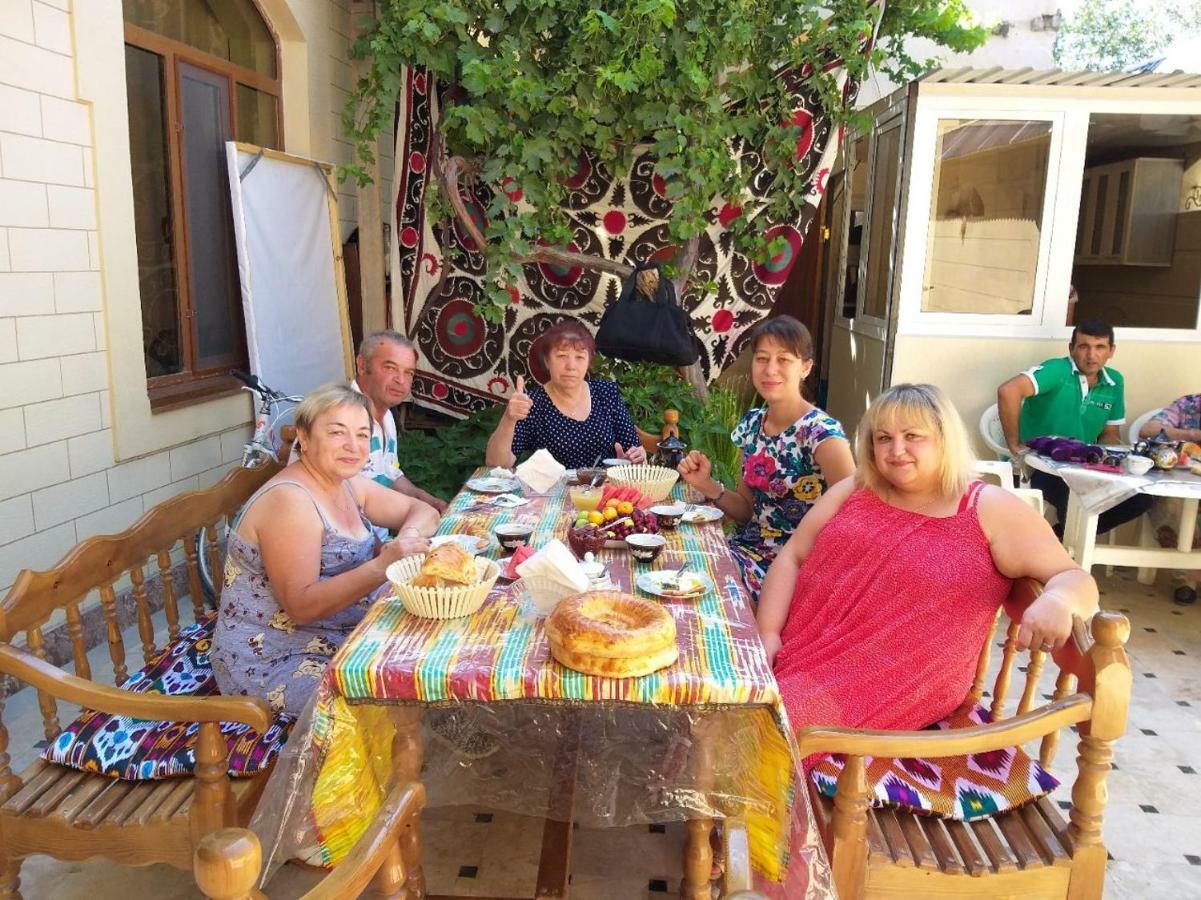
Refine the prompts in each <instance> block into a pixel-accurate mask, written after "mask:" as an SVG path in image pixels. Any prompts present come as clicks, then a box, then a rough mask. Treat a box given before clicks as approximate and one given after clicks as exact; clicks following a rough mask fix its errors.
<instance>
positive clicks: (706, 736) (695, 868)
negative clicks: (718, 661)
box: [680, 716, 717, 900]
mask: <svg viewBox="0 0 1201 900" xmlns="http://www.w3.org/2000/svg"><path fill="white" fill-rule="evenodd" d="M715 726H716V717H714V716H706V717H704V718H702V719H701V720H700V721H698V722H696V723H694V725H693V728H692V752H691V755H690V758H689V765H690V767H691V769H692V773H693V780H694V782H695V784H696V789H697V793H698V794H700V795H702V796H708V794H709V792H710V789H711V788H712V785H713V770H714V767H715V763H716V756H717V754H716V750H715V747H716V735H715V734H714V729H715ZM713 824H714V822H713V819H712V818H710V817H708V816H701V815H695V816H694V817H693V818H691V819H689V820H688V839H687V840H686V841H685V843H684V879H683V881H682V882H681V883H680V896H681V897H684V898H685V900H709V898H710V897H711V896H712V891H711V889H710V886H709V885H710V881H711V879H712V876H713V845H712V843H710V840H711V837H712V834H713Z"/></svg>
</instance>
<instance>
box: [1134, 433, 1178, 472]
mask: <svg viewBox="0 0 1201 900" xmlns="http://www.w3.org/2000/svg"><path fill="white" fill-rule="evenodd" d="M1134 452H1135V453H1137V454H1139V455H1140V456H1148V457H1150V458H1151V460H1152V461H1153V462H1154V463H1155V467H1156V468H1158V469H1172V468H1175V466H1176V463H1177V462H1178V461H1179V460H1180V442H1179V441H1174V440H1172V439H1171V438H1169V437H1168V435H1167V432H1166V431H1164V430H1163V429H1162V428H1161V429H1160V430H1159V434H1157V435H1156V436H1155V437H1153V438H1147V439H1146V440H1142V441H1139V442H1138V443H1137V444H1135V447H1134Z"/></svg>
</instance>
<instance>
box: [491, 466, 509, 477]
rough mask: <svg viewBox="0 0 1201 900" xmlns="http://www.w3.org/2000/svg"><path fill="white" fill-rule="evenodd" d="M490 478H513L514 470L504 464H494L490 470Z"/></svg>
mask: <svg viewBox="0 0 1201 900" xmlns="http://www.w3.org/2000/svg"><path fill="white" fill-rule="evenodd" d="M488 477H489V478H512V477H513V470H512V469H506V468H504V467H503V466H493V467H492V468H491V469H489V470H488Z"/></svg>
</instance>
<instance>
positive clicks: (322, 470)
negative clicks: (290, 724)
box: [209, 385, 438, 716]
mask: <svg viewBox="0 0 1201 900" xmlns="http://www.w3.org/2000/svg"><path fill="white" fill-rule="evenodd" d="M296 432H297V442H298V445H299V449H300V459H299V460H298V461H297V462H294V463H292V464H291V465H289V466H288V467H287V468H285V469H284V470H283V471H282V472H280V473H279V474H277V475H276V476H275V477H274V478H272V479H271V480H270V481H268V482H267V483H266V484H265V485H263V487H262V488H260V489H259V491H258V492H257V493H255V495H254V496H253V497H251V498H250V500H249V501H247V503H246V506H245V507H243V509H242V511H241V513H240V514H239V516H238V519H237V521H236V522H235V523H234V526H233V528H232V529H231V531H230V535H229V551H228V553H227V555H226V560H225V583H224V587H223V590H222V593H221V607H220V610H219V611H218V614H217V626H216V633H215V634H214V636H213V645H212V650H211V652H210V655H209V657H210V660H211V662H212V665H213V673H214V675H215V676H216V679H217V686H218V688H219V689H220V691H221V693H223V694H231V695H234V694H242V695H249V696H254V697H262V698H263V699H265V700H267V702H269V703H270V704H271V708H272V709H273V710H274V711H275V712H276V713H288V714H290V715H293V716H296V715H298V714H299V713H300V711H301V709H302V708H303V707H304V705H305V703H306V702H307V701H308V699H309V697H310V695H311V694H312V692H313V689H314V688H315V687H316V685H317V682H318V680H319V679H320V678H321V676H322V674H323V673H324V671H325V666H326V664H327V663H328V662H329V660H330V658H331V657H332V656H333V655H334V653H335V652H336V651H337V649H338V647H339V646H341V644H342V642H343V641H344V640H345V639H346V636H347V635H348V634H349V633H350V632H351V630H352V629H353V628H354V627H355V625H357V624H358V622H359V620H360V619H362V617H363V614H364V613H365V612H366V610H367V607H368V605H369V604H370V603H371V601H372V600H373V599H375V598H376V597H377V596H378V594H379V593H380V589H381V588H382V587H384V585H385V581H386V577H385V575H384V571H385V569H386V568H387V566H388V565H389V563H391V562H392V561H394V560H397V559H400V558H401V557H403V556H407V555H409V554H411V553H419V552H423V551H424V550H425V549H426V548H427V547H428V541H427V540H426V539H425V537H424V536H423V535H428V534H432V533H433V530H434V528H435V527H436V526H437V522H438V513H437V512H436V511H435V510H434V509H433V507H430V506H427V505H426V504H424V503H422V502H420V501H418V500H414V499H412V498H410V497H407V496H405V495H403V494H401V493H399V492H397V491H392V490H388V489H387V488H385V487H382V486H381V485H378V484H376V483H375V482H373V481H371V480H370V479H367V478H361V477H358V474H359V472H361V471H362V468H363V464H364V462H365V461H366V459H367V452H368V443H369V441H370V439H371V424H370V418H369V412H368V408H367V401H366V398H365V397H363V396H362V395H361V394H359V393H358V392H357V391H354V390H352V389H350V388H348V387H343V386H338V385H331V386H328V387H324V388H319V389H317V390H316V391H313V392H312V393H311V394H309V395H308V396H307V397H305V399H304V402H303V403H301V404H300V406H298V407H297V408H296ZM372 523H375V524H379V525H385V526H387V527H389V528H396V529H398V530H399V531H400V536H399V537H398V538H397V539H396V540H393V541H389V542H388V543H386V544H384V545H383V546H382V547H381V546H380V545H379V544H378V542H377V540H376V537H375V535H374V533H373V532H372V530H371V525H372Z"/></svg>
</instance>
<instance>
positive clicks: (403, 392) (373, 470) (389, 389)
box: [288, 331, 447, 513]
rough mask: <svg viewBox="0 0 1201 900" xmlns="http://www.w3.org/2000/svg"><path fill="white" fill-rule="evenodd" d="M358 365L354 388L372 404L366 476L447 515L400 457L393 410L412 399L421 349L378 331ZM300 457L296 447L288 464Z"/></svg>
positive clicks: (401, 337) (394, 333)
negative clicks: (410, 474)
mask: <svg viewBox="0 0 1201 900" xmlns="http://www.w3.org/2000/svg"><path fill="white" fill-rule="evenodd" d="M354 362H355V373H356V374H357V375H358V377H357V378H356V379H355V380H354V381H352V382H351V383H350V386H351V387H352V388H354V389H355V390H356V391H358V392H359V393H360V394H363V395H364V396H366V397H367V399H368V400H369V401H370V402H371V449H370V453H369V454H368V456H367V463H366V465H364V466H363V472H362V474H363V476H364V477H365V478H370V479H371V480H372V481H375V482H377V483H379V484H382V485H383V486H384V487H390V488H392V489H393V490H396V491H400V492H401V493H402V494H407V495H408V496H410V497H413V498H415V499H417V500H420V501H422V502H423V503H428V504H429V505H430V506H432V507H434V509H436V510H437V511H438V512H439V513H444V512H446V507H447V503H446V501H445V500H443V499H442V498H440V497H435V496H434V495H433V494H430V493H429V492H427V491H423V490H422V489H421V488H419V487H417V485H415V484H413V482H411V481H409V479H407V478H405V474H404V472H402V471H401V468H400V460H399V458H398V457H397V443H396V419H395V418H394V417H393V415H392V407H394V406H399V405H400V404H401V403H403V402H404V401H406V400H408V399H409V392H410V391H411V390H412V389H413V374H414V373H415V372H416V371H417V348H416V347H415V346H414V345H413V342H412V341H410V340H409V339H408V338H407V337H405V336H404V335H403V334H400V333H399V332H397V331H377V332H375V333H374V334H369V335H367V337H365V338H363V342H362V343H361V344H359V355H358V356H356V357H355V361H354ZM297 458H298V457H297V452H296V446H295V445H293V446H292V455H291V456H290V457H289V459H288V462H295V461H296V460H297Z"/></svg>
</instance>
